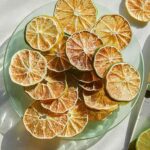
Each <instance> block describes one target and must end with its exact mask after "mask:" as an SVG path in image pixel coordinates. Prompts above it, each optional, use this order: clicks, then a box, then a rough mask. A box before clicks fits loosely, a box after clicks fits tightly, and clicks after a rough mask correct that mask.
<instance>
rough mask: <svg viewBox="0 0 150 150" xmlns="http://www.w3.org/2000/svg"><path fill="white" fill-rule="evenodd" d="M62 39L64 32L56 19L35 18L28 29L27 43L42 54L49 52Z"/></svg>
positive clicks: (47, 17) (48, 17) (46, 17)
mask: <svg viewBox="0 0 150 150" xmlns="http://www.w3.org/2000/svg"><path fill="white" fill-rule="evenodd" d="M62 37H63V30H62V28H61V26H60V24H59V22H58V20H57V19H56V18H55V17H50V16H38V17H35V18H34V19H33V20H31V21H30V22H29V23H28V25H27V27H26V32H25V38H26V41H27V42H28V44H29V45H30V46H31V47H32V48H34V49H37V50H40V51H42V52H45V51H49V50H50V49H51V48H52V47H53V46H54V45H55V44H56V43H57V42H58V41H59V40H61V39H62Z"/></svg>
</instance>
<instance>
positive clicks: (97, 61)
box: [94, 46, 123, 78]
mask: <svg viewBox="0 0 150 150" xmlns="http://www.w3.org/2000/svg"><path fill="white" fill-rule="evenodd" d="M119 62H123V58H122V55H121V53H120V52H119V51H118V50H117V49H116V48H115V47H110V46H106V47H103V48H100V49H99V50H98V51H97V52H96V54H95V57H94V69H95V71H96V73H97V75H98V76H99V77H101V78H104V77H105V73H106V71H107V70H108V68H109V67H110V66H111V65H113V64H115V63H119Z"/></svg>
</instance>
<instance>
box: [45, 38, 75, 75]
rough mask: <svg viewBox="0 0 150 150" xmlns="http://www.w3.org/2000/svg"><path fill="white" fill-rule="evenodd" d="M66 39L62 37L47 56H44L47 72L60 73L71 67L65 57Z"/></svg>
mask: <svg viewBox="0 0 150 150" xmlns="http://www.w3.org/2000/svg"><path fill="white" fill-rule="evenodd" d="M67 39H68V38H67V37H65V36H64V37H63V39H62V40H61V41H60V42H59V43H58V44H56V45H55V46H54V47H53V48H52V49H51V51H50V52H49V53H48V54H46V55H45V57H46V59H47V66H48V69H49V70H52V71H56V72H62V71H66V70H68V69H70V68H71V67H72V66H71V64H70V63H69V60H68V58H67V56H66V41H67Z"/></svg>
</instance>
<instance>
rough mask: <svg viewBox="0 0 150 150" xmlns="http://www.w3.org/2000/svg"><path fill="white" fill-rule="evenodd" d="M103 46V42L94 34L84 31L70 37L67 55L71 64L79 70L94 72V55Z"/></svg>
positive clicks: (67, 44)
mask: <svg viewBox="0 0 150 150" xmlns="http://www.w3.org/2000/svg"><path fill="white" fill-rule="evenodd" d="M101 46H102V41H101V40H100V39H99V38H98V37H97V36H96V35H95V34H93V33H90V32H88V31H82V32H78V33H75V34H73V35H72V36H70V37H69V38H68V40H67V43H66V54H67V56H68V58H69V61H70V63H71V64H72V65H73V66H74V67H75V68H77V69H78V70H82V71H88V70H92V69H93V68H92V62H93V55H94V53H95V51H96V50H97V49H98V48H100V47H101Z"/></svg>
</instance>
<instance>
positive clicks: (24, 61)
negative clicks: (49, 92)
mask: <svg viewBox="0 0 150 150" xmlns="http://www.w3.org/2000/svg"><path fill="white" fill-rule="evenodd" d="M46 73H47V62H46V59H45V58H44V57H43V56H42V55H41V54H40V53H39V52H36V51H32V50H28V49H23V50H20V51H18V52H17V53H15V54H14V55H13V57H12V59H11V62H10V66H9V75H10V78H11V80H12V81H13V82H15V83H17V84H19V85H22V86H31V85H34V84H36V83H39V82H41V81H42V80H43V79H44V77H45V75H46Z"/></svg>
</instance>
